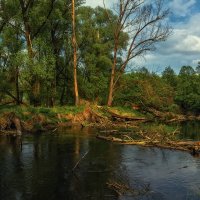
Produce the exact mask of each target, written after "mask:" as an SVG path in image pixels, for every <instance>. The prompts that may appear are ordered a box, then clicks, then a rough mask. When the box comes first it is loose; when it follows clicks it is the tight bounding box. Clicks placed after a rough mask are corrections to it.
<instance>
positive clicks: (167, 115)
mask: <svg viewBox="0 0 200 200" xmlns="http://www.w3.org/2000/svg"><path fill="white" fill-rule="evenodd" d="M146 111H147V112H149V113H151V114H152V115H153V116H154V117H156V118H158V119H159V120H161V121H165V122H167V123H173V122H183V121H192V120H200V116H194V115H182V114H175V113H172V112H161V111H158V110H156V109H153V108H147V109H146Z"/></svg>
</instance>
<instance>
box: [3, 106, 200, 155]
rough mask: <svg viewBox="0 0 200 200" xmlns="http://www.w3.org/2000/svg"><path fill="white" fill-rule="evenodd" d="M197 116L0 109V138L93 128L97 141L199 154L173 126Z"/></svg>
mask: <svg viewBox="0 0 200 200" xmlns="http://www.w3.org/2000/svg"><path fill="white" fill-rule="evenodd" d="M188 120H200V116H194V115H183V114H175V113H172V112H161V111H158V110H155V109H152V108H148V109H145V110H143V111H138V110H134V108H131V107H107V106H97V105H82V106H79V107H75V106H66V107H54V108H44V107H37V108H35V107H30V106H14V105H13V106H11V105H10V106H1V107H0V135H12V136H15V137H16V136H21V135H22V134H26V133H32V134H34V133H37V132H47V131H48V132H49V131H50V132H55V131H56V130H57V129H58V128H61V127H73V126H79V127H80V128H83V127H95V128H98V129H99V130H100V131H99V133H98V135H97V138H98V139H102V140H105V141H109V142H113V143H117V144H128V145H140V146H148V147H152V146H154V147H159V148H167V149H174V150H181V151H189V152H191V153H192V154H193V155H197V154H199V150H200V142H198V141H183V140H180V139H179V137H178V135H179V132H180V131H179V127H178V126H176V127H175V126H173V124H174V123H179V122H182V121H188Z"/></svg>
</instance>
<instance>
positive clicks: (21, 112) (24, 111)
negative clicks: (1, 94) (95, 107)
mask: <svg viewBox="0 0 200 200" xmlns="http://www.w3.org/2000/svg"><path fill="white" fill-rule="evenodd" d="M83 110H84V106H79V107H75V106H63V107H59V106H57V107H54V108H47V107H32V106H16V105H6V106H0V115H2V114H4V113H8V112H14V113H15V114H16V115H17V116H18V117H20V118H21V119H23V120H28V119H30V118H31V117H32V116H33V115H37V114H42V115H44V116H45V117H47V118H56V116H57V114H64V115H67V114H74V115H75V114H78V113H81V112H83Z"/></svg>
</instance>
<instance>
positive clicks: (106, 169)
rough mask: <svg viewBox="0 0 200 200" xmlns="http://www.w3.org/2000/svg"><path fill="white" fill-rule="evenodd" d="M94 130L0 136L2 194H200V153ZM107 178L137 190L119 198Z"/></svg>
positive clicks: (46, 198) (17, 199) (36, 198)
mask: <svg viewBox="0 0 200 200" xmlns="http://www.w3.org/2000/svg"><path fill="white" fill-rule="evenodd" d="M182 127H183V128H182V132H183V135H184V137H186V136H187V133H188V137H191V134H192V138H193V139H194V138H195V137H194V135H195V136H196V138H198V135H200V125H198V124H184V125H183V126H182ZM187 127H188V128H187ZM191 132H192V133H191ZM96 133H97V130H94V129H87V128H85V129H82V130H80V129H68V130H63V131H61V132H60V133H54V134H52V133H47V134H37V135H24V136H23V138H22V140H20V139H17V138H9V137H6V136H1V137H0V199H2V200H79V199H80V200H104V199H105V200H115V199H119V200H129V199H141V200H151V199H152V200H162V199H166V200H173V199H175V200H197V199H198V200H199V199H200V158H198V157H193V156H191V155H190V154H189V153H186V152H181V151H171V150H163V149H158V148H146V147H140V146H132V145H124V146H123V145H118V144H112V143H108V142H105V141H101V140H98V139H96V138H95V134H96ZM81 158H82V159H81ZM79 161H80V162H79ZM77 163H78V165H77V167H75V166H76V164H77ZM74 167H75V168H74ZM73 168H74V170H72V169H73ZM108 183H120V184H125V185H127V186H128V187H129V188H131V190H132V191H134V192H133V193H131V194H130V193H129V194H125V195H121V196H119V197H118V196H117V195H116V192H115V191H113V190H112V189H109V188H108Z"/></svg>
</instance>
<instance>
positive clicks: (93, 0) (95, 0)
mask: <svg viewBox="0 0 200 200" xmlns="http://www.w3.org/2000/svg"><path fill="white" fill-rule="evenodd" d="M117 1H118V0H104V2H105V5H106V7H107V8H111V7H112V5H113V4H114V3H115V2H117ZM86 5H87V6H91V7H93V8H94V7H96V6H102V7H103V0H86Z"/></svg>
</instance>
